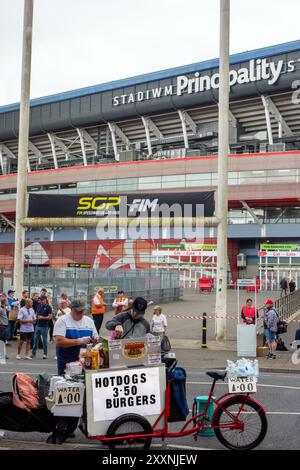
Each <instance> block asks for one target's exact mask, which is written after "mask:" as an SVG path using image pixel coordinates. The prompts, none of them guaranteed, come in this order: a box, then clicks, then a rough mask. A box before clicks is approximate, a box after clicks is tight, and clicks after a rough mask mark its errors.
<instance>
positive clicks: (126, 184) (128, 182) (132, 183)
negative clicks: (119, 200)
mask: <svg viewBox="0 0 300 470" xmlns="http://www.w3.org/2000/svg"><path fill="white" fill-rule="evenodd" d="M120 189H122V190H123V189H124V190H128V191H130V190H133V189H138V178H121V179H119V180H117V190H120Z"/></svg>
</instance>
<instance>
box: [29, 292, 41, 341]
mask: <svg viewBox="0 0 300 470" xmlns="http://www.w3.org/2000/svg"><path fill="white" fill-rule="evenodd" d="M31 300H32V308H33V310H34V313H35V314H36V311H37V308H38V305H39V304H40V296H39V293H38V292H34V293H33V294H32V297H31ZM33 327H34V332H33V337H32V340H31V349H33V340H34V334H35V329H36V323H35V324H34V325H33Z"/></svg>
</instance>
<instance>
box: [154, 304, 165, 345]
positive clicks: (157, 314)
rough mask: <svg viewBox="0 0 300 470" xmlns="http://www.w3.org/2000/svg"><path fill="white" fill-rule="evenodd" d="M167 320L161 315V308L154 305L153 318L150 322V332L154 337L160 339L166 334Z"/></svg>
mask: <svg viewBox="0 0 300 470" xmlns="http://www.w3.org/2000/svg"><path fill="white" fill-rule="evenodd" d="M167 326H168V323H167V319H166V317H165V315H163V313H162V308H161V307H160V306H159V305H156V307H154V310H153V318H152V321H151V332H152V334H153V335H155V336H160V338H161V339H162V338H163V336H164V335H166V334H167Z"/></svg>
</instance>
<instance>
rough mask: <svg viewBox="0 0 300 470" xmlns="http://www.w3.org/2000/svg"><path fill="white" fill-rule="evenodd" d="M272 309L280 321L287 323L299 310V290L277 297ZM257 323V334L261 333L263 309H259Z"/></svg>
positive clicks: (262, 328)
mask: <svg viewBox="0 0 300 470" xmlns="http://www.w3.org/2000/svg"><path fill="white" fill-rule="evenodd" d="M274 307H275V309H276V311H277V313H278V316H279V318H280V320H282V321H288V320H289V319H290V317H292V315H294V314H295V313H296V312H297V311H298V310H300V289H298V290H296V291H294V292H292V293H291V294H288V295H284V296H282V297H279V299H276V300H275V301H274ZM258 313H259V321H258V333H263V330H264V326H263V321H264V313H265V307H264V306H262V307H260V308H259V311H258Z"/></svg>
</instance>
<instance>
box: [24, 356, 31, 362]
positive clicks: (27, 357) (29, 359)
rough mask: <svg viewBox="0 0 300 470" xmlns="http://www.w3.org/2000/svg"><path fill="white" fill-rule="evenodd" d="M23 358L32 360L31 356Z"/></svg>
mask: <svg viewBox="0 0 300 470" xmlns="http://www.w3.org/2000/svg"><path fill="white" fill-rule="evenodd" d="M24 359H27V360H28V361H32V357H31V356H25V357H24Z"/></svg>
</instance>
